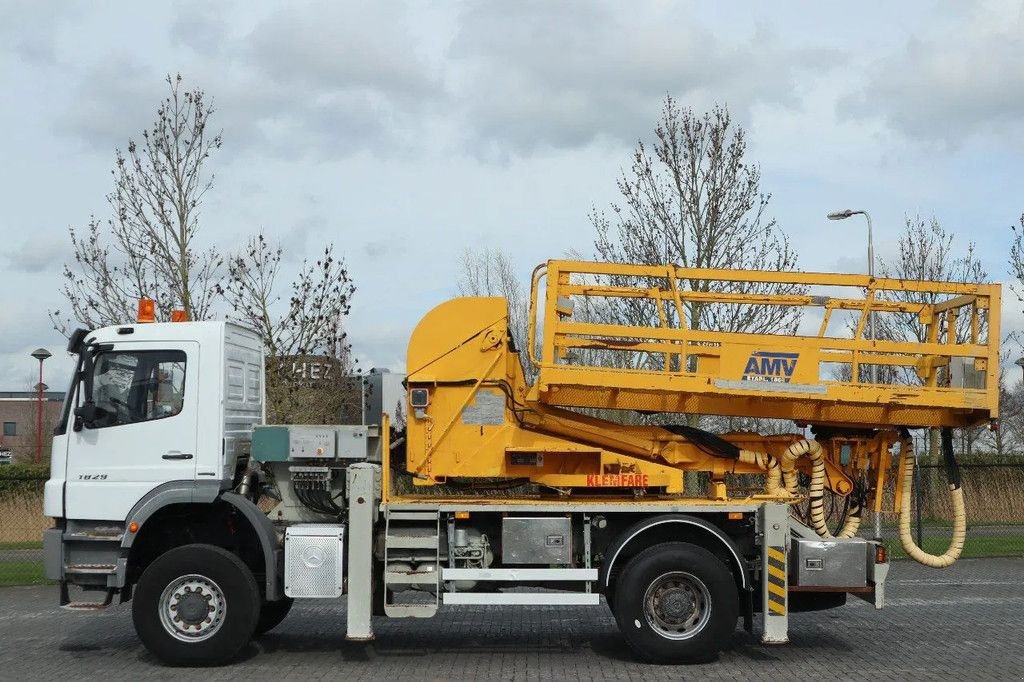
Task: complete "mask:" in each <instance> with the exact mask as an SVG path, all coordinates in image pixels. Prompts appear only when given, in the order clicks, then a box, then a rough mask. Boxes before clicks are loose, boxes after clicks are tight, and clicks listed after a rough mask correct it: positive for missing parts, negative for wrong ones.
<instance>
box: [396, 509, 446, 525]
mask: <svg viewBox="0 0 1024 682" xmlns="http://www.w3.org/2000/svg"><path fill="white" fill-rule="evenodd" d="M437 517H438V512H436V511H430V512H423V511H388V520H390V521H434V522H435V523H436V522H437Z"/></svg>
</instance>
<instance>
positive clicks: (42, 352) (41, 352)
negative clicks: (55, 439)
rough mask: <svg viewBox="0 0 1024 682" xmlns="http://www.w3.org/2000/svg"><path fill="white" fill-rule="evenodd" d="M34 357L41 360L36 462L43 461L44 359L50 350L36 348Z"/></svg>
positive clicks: (48, 355)
mask: <svg viewBox="0 0 1024 682" xmlns="http://www.w3.org/2000/svg"><path fill="white" fill-rule="evenodd" d="M32 357H34V358H35V359H36V360H38V361H39V385H38V386H37V387H36V388H38V389H39V392H38V396H39V400H38V405H37V410H36V464H39V463H40V462H42V461H43V361H44V360H46V358H48V357H50V351H48V350H46V349H45V348H36V349H35V350H34V351H32Z"/></svg>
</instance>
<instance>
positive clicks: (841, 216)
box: [828, 209, 920, 540]
mask: <svg viewBox="0 0 1024 682" xmlns="http://www.w3.org/2000/svg"><path fill="white" fill-rule="evenodd" d="M855 215H862V216H864V217H865V218H866V219H867V221H868V277H870V278H871V279H872V280H873V279H874V278H875V244H874V241H873V240H872V238H871V216H870V215H868V212H867V211H851V210H850V209H846V210H844V211H833V212H832V213H829V214H828V219H829V220H846V219H847V218H849V217H851V216H855ZM868 334H869V335H870V336H871V341H872V342H874V340H875V311H874V310H872V311H870V312H869V313H868ZM853 380H854V381H857V377H853ZM871 383H872V384H876V385H877V384H878V365H876V364H872V365H871ZM918 488H919V489H920V486H918ZM918 506H920V505H918ZM881 538H882V514H881V513H880V512H875V539H876V540H881Z"/></svg>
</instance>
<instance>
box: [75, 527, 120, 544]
mask: <svg viewBox="0 0 1024 682" xmlns="http://www.w3.org/2000/svg"><path fill="white" fill-rule="evenodd" d="M123 539H124V530H123V529H120V528H116V529H109V530H107V529H102V528H97V529H95V530H80V531H73V532H70V533H65V534H64V540H65V541H71V542H116V543H118V544H120V542H121V541H122V540H123Z"/></svg>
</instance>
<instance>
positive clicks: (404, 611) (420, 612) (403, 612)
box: [384, 604, 437, 618]
mask: <svg viewBox="0 0 1024 682" xmlns="http://www.w3.org/2000/svg"><path fill="white" fill-rule="evenodd" d="M436 613H437V604H385V605H384V614H385V615H386V616H387V617H388V618H430V617H432V616H434V615H435V614H436Z"/></svg>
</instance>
